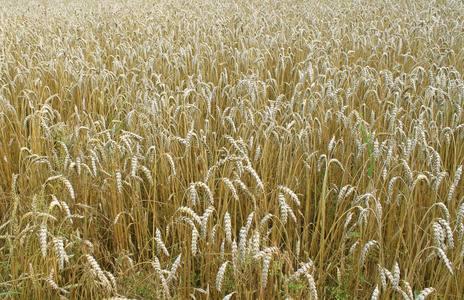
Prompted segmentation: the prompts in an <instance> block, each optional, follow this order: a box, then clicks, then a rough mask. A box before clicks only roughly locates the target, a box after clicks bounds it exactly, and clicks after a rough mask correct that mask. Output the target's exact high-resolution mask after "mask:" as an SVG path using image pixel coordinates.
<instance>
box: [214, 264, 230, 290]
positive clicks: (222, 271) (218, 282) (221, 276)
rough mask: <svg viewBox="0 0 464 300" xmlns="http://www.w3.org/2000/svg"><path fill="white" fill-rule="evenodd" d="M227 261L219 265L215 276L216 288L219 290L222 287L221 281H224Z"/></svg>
mask: <svg viewBox="0 0 464 300" xmlns="http://www.w3.org/2000/svg"><path fill="white" fill-rule="evenodd" d="M228 263H229V261H226V262H224V263H223V264H222V265H221V267H220V268H219V271H218V273H217V276H216V289H217V290H218V291H219V292H220V291H221V289H222V282H223V281H224V274H225V272H226V267H227V264H228Z"/></svg>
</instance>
